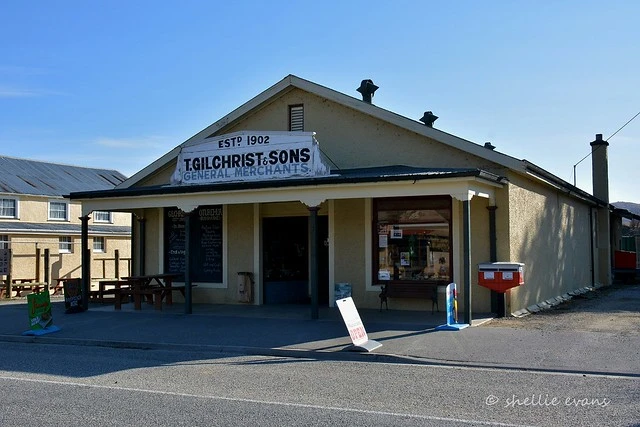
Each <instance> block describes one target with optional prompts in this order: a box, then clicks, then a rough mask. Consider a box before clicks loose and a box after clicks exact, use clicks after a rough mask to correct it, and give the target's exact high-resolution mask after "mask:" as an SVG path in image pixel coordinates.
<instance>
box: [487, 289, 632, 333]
mask: <svg viewBox="0 0 640 427" xmlns="http://www.w3.org/2000/svg"><path fill="white" fill-rule="evenodd" d="M483 326H486V327H496V326H497V327H509V328H526V329H545V330H573V331H588V332H611V333H620V334H630V335H638V334H640V283H636V284H630V285H629V284H614V285H612V286H607V287H602V288H598V289H596V290H593V291H590V292H587V293H584V294H582V295H577V296H575V297H573V298H572V299H571V300H569V301H567V302H563V303H561V304H559V305H557V306H555V307H552V308H549V309H547V310H543V311H540V312H538V313H533V314H530V315H528V316H525V317H521V318H516V317H505V318H501V319H494V320H492V321H490V322H488V323H486V324H484V325H483Z"/></svg>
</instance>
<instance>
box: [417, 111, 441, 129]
mask: <svg viewBox="0 0 640 427" xmlns="http://www.w3.org/2000/svg"><path fill="white" fill-rule="evenodd" d="M436 120H438V116H436V115H435V114H433V113H432V112H431V111H425V113H424V116H422V118H421V119H420V121H421V122H422V123H424V124H425V125H427V126H429V127H430V128H432V127H433V122H435V121H436Z"/></svg>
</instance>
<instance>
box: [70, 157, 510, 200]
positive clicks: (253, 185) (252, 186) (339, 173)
mask: <svg viewBox="0 0 640 427" xmlns="http://www.w3.org/2000/svg"><path fill="white" fill-rule="evenodd" d="M470 177H479V178H483V179H486V180H488V181H491V182H496V183H502V182H503V181H504V178H503V177H501V176H498V175H495V174H493V173H490V172H487V171H485V170H482V169H474V168H421V167H412V166H403V165H395V166H381V167H369V168H355V169H331V173H330V174H329V175H324V176H321V177H313V178H296V179H270V180H264V181H249V182H227V183H208V184H197V185H155V186H147V187H129V188H122V189H120V188H116V189H110V190H105V191H87V192H77V193H73V194H71V200H79V199H93V198H103V197H105V198H109V197H131V196H134V197H137V196H147V195H158V194H166V195H170V194H188V193H202V192H207V191H216V192H222V191H236V190H258V189H264V188H274V187H278V188H284V187H296V186H304V185H317V186H320V185H336V184H345V183H367V182H389V181H408V180H416V179H421V180H425V179H441V178H470Z"/></svg>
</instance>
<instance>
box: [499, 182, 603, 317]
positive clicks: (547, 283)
mask: <svg viewBox="0 0 640 427" xmlns="http://www.w3.org/2000/svg"><path fill="white" fill-rule="evenodd" d="M528 207H530V205H528ZM524 208H527V206H525V207H524ZM519 226H520V227H522V229H523V230H524V232H523V234H522V242H523V243H522V246H521V248H520V251H519V253H514V259H512V260H511V261H514V262H516V261H517V262H524V263H525V267H524V268H525V270H524V281H525V284H524V285H523V286H522V287H520V288H519V289H518V290H517V292H518V298H517V300H514V301H512V307H511V311H516V310H518V309H521V308H526V307H528V306H530V305H532V304H536V303H539V302H542V301H544V300H547V299H549V298H553V297H556V296H559V295H562V294H565V293H567V292H570V291H572V290H575V289H578V288H582V287H584V286H590V285H591V284H592V273H591V244H592V243H591V225H590V208H589V207H588V206H580V205H578V204H572V203H571V200H570V199H568V198H567V197H564V196H563V195H562V194H560V193H555V194H550V195H547V196H546V197H544V201H543V203H542V206H541V207H540V209H539V212H538V214H537V215H535V216H533V218H532V219H531V220H530V221H526V223H525V224H519Z"/></svg>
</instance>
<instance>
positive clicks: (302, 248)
mask: <svg viewBox="0 0 640 427" xmlns="http://www.w3.org/2000/svg"><path fill="white" fill-rule="evenodd" d="M317 224H318V248H317V257H318V302H319V304H328V302H329V248H328V245H327V238H328V231H329V227H328V219H327V217H326V216H319V217H318V223H317ZM309 236H310V230H309V217H306V216H300V217H279V218H263V220H262V239H263V240H262V241H263V255H262V262H263V284H264V293H263V294H264V304H309V303H310V302H311V298H310V295H309V261H310V260H309Z"/></svg>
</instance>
